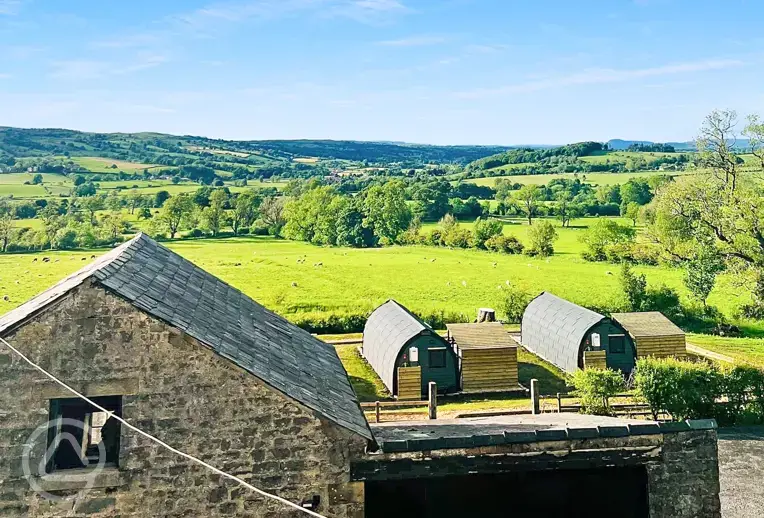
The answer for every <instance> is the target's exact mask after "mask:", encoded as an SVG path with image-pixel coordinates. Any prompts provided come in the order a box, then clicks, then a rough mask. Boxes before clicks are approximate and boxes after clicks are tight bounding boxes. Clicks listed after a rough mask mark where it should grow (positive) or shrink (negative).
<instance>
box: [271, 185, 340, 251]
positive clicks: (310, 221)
mask: <svg viewBox="0 0 764 518" xmlns="http://www.w3.org/2000/svg"><path fill="white" fill-rule="evenodd" d="M338 197H339V195H338V194H337V192H336V191H335V189H334V188H333V187H330V186H322V187H316V188H315V189H310V190H308V191H306V192H304V193H303V194H301V195H300V196H298V197H297V198H293V199H292V200H290V201H288V202H287V203H286V205H285V206H284V217H285V218H286V225H284V236H285V237H287V238H289V239H295V240H298V241H309V242H311V243H314V244H333V243H332V242H333V241H335V240H336V234H334V230H333V229H332V228H331V227H333V226H336V217H337V213H336V212H332V210H331V209H330V207H332V205H333V204H335V199H336V198H338ZM334 208H335V209H336V204H335V207H334Z"/></svg>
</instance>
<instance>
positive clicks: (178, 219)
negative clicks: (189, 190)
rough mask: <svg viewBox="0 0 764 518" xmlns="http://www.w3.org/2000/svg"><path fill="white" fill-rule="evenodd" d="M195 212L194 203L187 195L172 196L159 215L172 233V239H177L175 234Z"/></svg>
mask: <svg viewBox="0 0 764 518" xmlns="http://www.w3.org/2000/svg"><path fill="white" fill-rule="evenodd" d="M193 211H194V203H193V201H191V198H189V197H188V195H186V194H178V195H176V196H172V197H170V199H168V200H167V201H166V202H165V203H164V206H163V207H162V213H161V214H160V215H159V220H160V221H161V222H162V223H163V224H164V225H165V226H166V227H167V230H168V231H169V232H170V239H174V238H175V234H177V233H178V231H179V230H180V229H181V227H182V225H184V224H185V222H186V221H188V219H189V218H190V217H191V215H192V213H193Z"/></svg>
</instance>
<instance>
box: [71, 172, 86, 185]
mask: <svg viewBox="0 0 764 518" xmlns="http://www.w3.org/2000/svg"><path fill="white" fill-rule="evenodd" d="M73 183H74V186H75V187H78V186H80V185H82V184H83V183H85V177H84V176H82V175H81V174H78V175H76V176H75V177H74V180H73Z"/></svg>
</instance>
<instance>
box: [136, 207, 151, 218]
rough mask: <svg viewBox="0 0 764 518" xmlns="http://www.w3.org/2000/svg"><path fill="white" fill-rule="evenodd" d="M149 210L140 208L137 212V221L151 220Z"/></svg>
mask: <svg viewBox="0 0 764 518" xmlns="http://www.w3.org/2000/svg"><path fill="white" fill-rule="evenodd" d="M151 218H152V215H151V209H150V208H148V207H141V209H140V210H139V211H138V219H151Z"/></svg>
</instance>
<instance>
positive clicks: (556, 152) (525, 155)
mask: <svg viewBox="0 0 764 518" xmlns="http://www.w3.org/2000/svg"><path fill="white" fill-rule="evenodd" d="M604 151H605V147H604V145H603V144H602V143H600V142H578V143H576V144H568V145H565V146H559V147H554V148H547V149H541V148H530V147H528V148H522V149H512V150H509V151H504V152H502V153H497V154H495V155H491V156H488V157H485V158H481V159H479V160H476V161H474V162H472V163H471V164H469V165H468V166H467V169H469V170H479V169H493V168H495V167H500V166H504V165H515V164H534V163H548V162H552V161H555V160H554V159H560V158H567V159H576V158H578V157H582V156H590V155H594V154H596V153H603V152H604ZM558 161H559V160H558Z"/></svg>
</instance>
